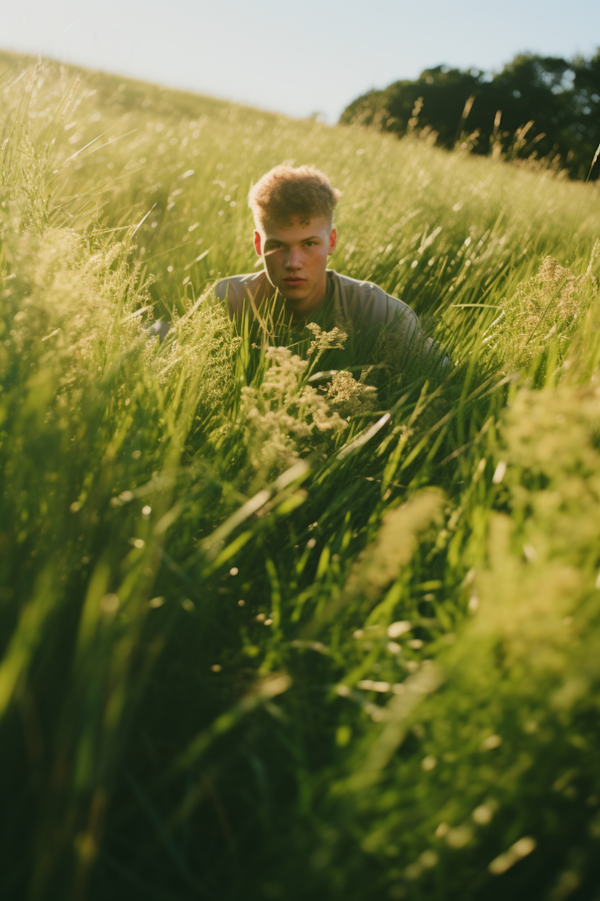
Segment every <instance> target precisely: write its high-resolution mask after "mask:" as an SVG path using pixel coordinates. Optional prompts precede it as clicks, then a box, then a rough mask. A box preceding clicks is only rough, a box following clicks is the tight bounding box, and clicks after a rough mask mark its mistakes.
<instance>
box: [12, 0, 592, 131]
mask: <svg viewBox="0 0 600 901" xmlns="http://www.w3.org/2000/svg"><path fill="white" fill-rule="evenodd" d="M599 46H600V2H599V0H569V2H565V0H560V2H559V0H543V2H542V0H502V2H494V3H490V2H488V0H478V2H475V0H412V2H408V0H162V2H156V0H0V47H2V48H4V49H7V50H16V51H19V52H22V53H32V54H40V55H42V56H48V57H52V58H54V59H59V60H61V61H63V62H71V63H76V64H78V65H83V66H86V67H89V68H92V69H103V70H105V71H109V72H116V73H119V74H122V75H129V76H132V77H134V78H141V79H144V80H147V81H153V82H157V83H160V84H164V85H169V86H172V87H179V88H184V89H188V90H192V91H197V92H199V93H202V94H210V95H212V96H215V97H221V98H225V99H228V100H235V101H237V102H240V103H247V104H250V105H252V106H256V107H259V108H262V109H269V110H276V111H278V112H283V113H286V114H288V115H291V116H298V117H304V116H309V115H312V114H314V113H320V114H321V115H322V116H323V117H324V119H325V121H327V122H330V123H333V122H336V121H337V119H338V118H339V116H340V113H341V112H342V110H343V109H344V107H345V106H347V105H348V103H350V102H351V101H352V100H354V99H355V98H356V97H358V96H359V95H360V94H364V93H365V92H366V91H368V90H370V89H371V88H383V87H385V86H386V85H388V84H390V83H391V82H393V81H397V80H399V79H403V78H415V77H416V76H417V75H418V74H419V73H420V72H421V71H422V70H423V69H425V68H429V67H432V66H436V65H440V64H446V65H450V66H456V67H458V68H468V67H476V68H479V69H486V70H498V69H500V68H502V65H503V64H504V63H505V62H508V61H509V60H510V59H512V57H513V56H514V55H515V54H516V53H520V52H527V51H529V52H533V53H539V54H542V55H546V56H563V57H569V56H572V55H574V54H576V53H580V54H583V55H585V56H589V55H591V54H592V53H593V52H595V49H596V48H597V47H599Z"/></svg>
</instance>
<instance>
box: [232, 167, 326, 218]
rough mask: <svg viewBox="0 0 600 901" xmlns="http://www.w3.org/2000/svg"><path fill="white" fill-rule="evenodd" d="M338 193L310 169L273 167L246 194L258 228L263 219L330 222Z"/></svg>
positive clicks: (317, 173) (322, 177)
mask: <svg viewBox="0 0 600 901" xmlns="http://www.w3.org/2000/svg"><path fill="white" fill-rule="evenodd" d="M341 196H342V193H341V191H338V190H337V189H336V188H333V187H332V186H331V182H330V181H329V179H328V178H327V176H326V175H325V173H324V172H321V171H320V170H319V169H315V168H313V167H312V166H298V167H297V168H294V167H293V166H275V168H274V169H271V170H270V171H269V172H267V173H266V174H265V175H263V177H262V178H261V179H260V181H259V182H257V183H256V184H255V185H254V187H253V188H252V189H251V191H250V193H249V194H248V205H249V207H250V209H251V210H252V215H253V216H254V221H255V223H256V224H257V225H258V224H260V223H262V222H264V221H265V220H270V221H272V222H277V223H279V224H285V225H287V224H288V223H289V222H291V221H292V219H300V221H301V222H302V224H305V223H307V222H309V221H310V220H311V219H314V218H315V217H317V216H326V217H327V218H328V219H332V217H333V211H334V209H335V206H336V204H337V202H338V200H339V199H340V197H341Z"/></svg>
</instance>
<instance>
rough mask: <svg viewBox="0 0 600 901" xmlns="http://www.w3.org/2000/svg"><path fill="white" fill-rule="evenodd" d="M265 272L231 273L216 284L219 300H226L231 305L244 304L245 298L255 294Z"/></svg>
mask: <svg viewBox="0 0 600 901" xmlns="http://www.w3.org/2000/svg"><path fill="white" fill-rule="evenodd" d="M262 279H263V272H262V271H261V272H248V273H244V274H243V275H229V276H227V278H222V279H221V280H220V281H218V282H217V284H216V285H215V294H216V296H217V297H218V298H219V300H226V301H227V302H228V304H229V306H230V307H231V306H237V305H239V304H242V303H243V301H244V298H247V297H249V295H250V294H251V295H252V296H254V294H255V293H256V291H257V289H258V288H259V287H260V285H261V284H262Z"/></svg>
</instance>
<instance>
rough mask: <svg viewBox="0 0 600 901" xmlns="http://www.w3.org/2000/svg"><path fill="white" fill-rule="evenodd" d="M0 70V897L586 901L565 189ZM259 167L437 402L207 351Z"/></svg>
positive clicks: (244, 343)
mask: <svg viewBox="0 0 600 901" xmlns="http://www.w3.org/2000/svg"><path fill="white" fill-rule="evenodd" d="M2 60H3V62H5V65H4V66H3V71H4V74H3V76H2V80H1V81H0V90H1V91H2V94H1V95H0V111H1V122H2V129H3V130H2V141H1V147H2V151H1V154H2V156H1V171H2V174H1V184H0V191H1V197H0V203H1V206H0V242H1V243H0V278H1V279H2V286H1V289H0V299H1V304H2V318H1V324H0V328H1V329H2V333H1V336H0V342H1V343H0V372H1V377H2V391H1V393H0V441H1V451H0V452H1V455H2V477H1V478H2V483H3V484H2V488H3V491H2V502H1V503H2V511H1V519H0V521H1V527H0V529H1V531H0V544H1V547H2V558H1V562H0V567H1V570H0V571H1V587H0V623H1V630H0V634H1V635H2V651H3V657H2V662H1V663H0V715H1V722H0V733H1V738H0V740H1V742H2V749H3V754H2V759H3V767H2V770H1V775H0V780H1V786H2V798H3V817H2V827H1V828H2V831H1V833H0V842H1V846H2V848H3V852H4V859H5V861H6V863H5V865H4V866H3V868H2V875H1V876H0V884H1V885H2V894H3V897H6V898H19V899H20V898H31V899H54V898H57V899H58V898H60V899H83V898H90V899H105V898H107V897H111V898H128V899H131V898H140V899H142V898H143V899H169V901H171V899H172V901H180V899H192V898H208V899H219V901H225V899H232V901H233V899H236V901H237V899H241V898H244V899H255V898H256V899H262V898H265V899H278V898H281V899H298V901H300V899H305V898H307V897H319V898H344V899H351V901H352V899H356V901H363V899H365V898H369V899H370V898H373V899H380V898H381V899H388V898H389V899H402V898H407V899H421V898H422V899H425V898H426V899H460V901H463V899H464V901H467V899H483V898H485V899H486V901H487V899H494V898H504V897H507V896H508V897H515V898H534V899H537V898H539V899H549V901H561V899H563V898H574V899H577V898H579V899H589V898H594V897H597V895H594V891H595V890H596V884H597V882H598V877H599V875H600V874H599V869H600V868H599V866H598V860H599V859H600V858H599V855H598V843H599V841H600V813H599V811H600V785H599V784H598V783H599V780H600V776H599V773H600V766H599V761H598V750H597V749H598V746H599V739H600V735H599V729H598V701H597V698H598V688H599V687H600V686H599V682H600V663H599V661H600V654H599V651H600V622H599V616H600V579H599V577H598V571H599V569H600V551H599V550H598V548H599V547H600V543H599V539H600V474H599V473H600V439H599V436H600V393H599V390H598V375H597V373H598V371H599V370H598V367H599V365H600V340H599V331H598V327H599V325H600V321H599V317H600V312H599V310H598V306H597V301H598V298H597V294H598V286H597V281H596V275H597V271H598V261H597V247H596V250H595V251H594V244H595V241H596V239H597V238H598V236H599V233H600V211H599V209H598V190H597V188H596V187H591V186H585V185H582V184H574V183H568V182H566V181H565V180H562V179H561V178H560V177H557V176H556V175H554V174H552V173H544V172H542V173H540V172H533V171H530V170H528V169H527V167H521V168H516V167H514V166H509V165H506V164H502V163H499V162H495V161H491V160H485V159H473V158H471V157H466V156H463V155H461V154H459V153H454V154H447V153H443V152H440V151H437V150H435V149H433V148H431V147H430V146H428V145H427V143H426V142H425V141H419V140H418V139H416V138H413V139H406V140H403V141H400V142H399V141H397V140H395V139H392V138H386V137H383V136H380V135H375V134H371V133H369V132H363V131H360V130H351V129H342V128H328V127H325V126H323V125H321V124H318V123H316V122H313V121H294V120H289V119H286V118H285V117H282V116H276V115H272V114H268V113H261V112H257V111H256V110H252V109H249V108H245V107H241V106H236V105H233V104H225V103H221V102H217V101H214V100H211V99H210V98H202V97H196V96H193V95H189V94H184V93H178V92H174V91H166V90H162V89H160V88H158V87H153V86H149V85H145V84H139V83H135V82H131V81H124V80H121V79H117V78H114V77H112V76H106V75H102V74H97V73H96V74H94V73H88V72H82V73H81V83H80V84H76V81H75V78H76V73H75V72H74V70H73V69H67V68H65V67H60V66H58V65H56V64H51V63H44V64H43V65H42V66H41V68H39V69H35V67H34V66H27V65H26V63H27V61H20V62H18V61H16V58H14V57H10V56H9V55H8V54H6V55H3V56H2ZM283 160H290V161H294V162H295V163H297V164H300V163H304V162H307V163H312V164H315V165H317V166H319V167H320V168H322V169H324V170H325V171H326V172H327V173H328V174H329V175H330V176H331V179H332V182H333V183H334V184H335V185H336V186H339V187H340V188H342V189H343V191H344V197H343V200H342V203H341V206H340V215H339V219H338V225H339V228H340V231H341V244H340V246H339V250H338V251H337V252H336V255H335V257H334V258H333V261H332V265H333V267H334V268H336V269H338V270H339V271H341V272H345V273H347V274H349V275H351V276H354V277H357V278H370V279H372V280H374V281H376V282H378V283H379V284H380V285H382V287H384V288H386V289H387V290H389V291H391V292H392V293H396V294H397V295H398V296H401V297H402V298H403V299H404V300H405V301H407V302H408V303H410V304H411V306H413V307H414V309H415V310H416V311H417V312H418V313H419V315H420V316H421V317H422V319H423V321H425V322H427V323H428V326H429V328H430V329H432V330H433V332H434V333H435V334H436V335H437V337H438V338H439V339H440V340H442V341H443V342H444V344H445V346H446V347H447V348H448V350H449V352H450V355H451V357H452V360H453V364H454V365H453V367H452V369H451V370H450V371H449V372H447V374H446V377H445V379H444V381H443V382H442V383H441V384H437V383H436V384H434V383H433V382H431V381H429V382H428V381H426V380H425V379H424V378H417V377H416V376H415V377H414V378H410V379H409V378H408V377H407V378H405V379H404V380H403V382H402V383H401V384H399V385H398V384H394V385H388V386H386V387H385V390H382V391H380V395H379V400H378V401H377V402H375V401H374V399H373V396H372V394H371V395H367V394H365V392H361V390H359V389H358V388H356V383H351V382H348V381H346V382H344V383H341V382H340V383H339V384H338V385H337V388H336V391H334V392H330V393H329V394H327V395H326V394H324V393H317V392H316V391H314V387H315V385H316V384H317V382H315V381H314V380H313V382H310V381H308V379H309V377H312V376H311V374H314V370H315V368H317V366H316V363H317V362H319V365H320V364H321V363H322V362H323V361H324V360H325V359H326V358H325V357H323V358H322V359H321V360H320V361H318V360H316V359H315V357H314V354H313V356H312V357H311V358H310V365H309V366H308V367H304V366H303V363H302V361H301V360H300V359H299V357H298V356H294V355H293V353H292V352H289V353H286V352H285V351H283V350H274V349H266V348H262V349H260V348H258V349H257V348H253V347H251V346H250V341H249V338H248V336H247V335H242V336H241V337H240V336H237V335H235V334H234V333H233V330H232V327H231V325H230V323H229V322H228V320H227V317H226V315H224V313H223V311H222V309H221V308H220V307H219V306H218V305H217V304H215V302H214V301H213V300H212V298H211V294H210V286H211V285H212V284H213V283H214V281H215V279H216V278H218V277H219V276H220V275H223V274H233V273H236V272H245V271H251V270H252V268H253V267H254V266H255V265H256V263H255V259H256V258H255V257H254V256H253V251H252V247H251V242H250V235H251V229H252V224H251V219H250V214H249V212H248V211H247V209H246V205H245V197H246V194H247V191H248V188H249V186H250V184H251V183H252V181H253V180H254V181H255V180H256V179H257V178H259V177H260V175H261V174H262V173H263V172H264V171H266V170H267V169H268V168H269V167H270V166H272V165H274V164H275V163H278V162H281V161H283ZM594 254H596V256H595V255H594ZM153 316H155V317H157V318H160V317H164V316H168V317H169V318H173V320H174V322H175V328H174V329H173V330H172V331H171V333H170V335H169V338H168V339H167V341H166V342H165V343H164V344H163V345H162V346H158V344H157V342H156V340H155V339H151V340H148V339H147V338H146V335H145V332H144V325H146V324H148V322H150V321H151V320H152V317H153ZM323 340H324V339H323ZM292 351H297V352H298V354H302V353H304V354H305V353H306V351H305V350H304V351H301V349H300V348H292ZM352 392H354V393H352ZM299 399H302V402H301V403H300V402H299ZM317 421H318V422H320V423H321V426H322V427H319V428H317V426H316V423H317Z"/></svg>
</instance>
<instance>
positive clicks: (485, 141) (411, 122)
mask: <svg viewBox="0 0 600 901" xmlns="http://www.w3.org/2000/svg"><path fill="white" fill-rule="evenodd" d="M340 123H342V124H352V123H358V124H362V125H369V126H373V127H376V128H379V129H381V130H383V131H388V132H392V133H394V134H397V135H398V136H402V135H405V134H406V133H407V132H410V131H411V130H415V129H418V130H419V131H420V133H421V134H423V133H424V134H432V136H434V137H435V139H436V143H437V144H438V145H439V146H442V147H445V148H448V149H450V148H452V147H455V146H461V147H462V148H463V149H466V150H469V151H471V152H473V153H478V154H489V153H494V154H497V155H502V156H504V157H508V158H513V159H519V158H520V159H524V158H530V159H531V158H533V159H539V160H543V161H544V162H545V164H549V165H553V166H555V167H560V168H562V169H566V170H567V172H568V173H569V175H570V176H571V177H572V178H580V179H585V178H587V177H588V176H589V177H590V178H598V176H599V175H600V160H599V159H598V148H599V144H600V47H599V48H598V49H597V50H596V53H595V54H594V55H593V56H592V57H591V58H590V59H586V58H584V57H582V56H577V57H574V58H573V59H570V60H566V59H562V58H561V57H555V56H538V55H535V54H531V53H522V54H519V55H517V56H516V57H515V58H514V59H513V60H512V62H510V63H508V64H507V65H505V66H504V68H503V69H502V71H501V72H498V73H490V72H486V71H484V70H480V69H467V70H465V71H463V70H461V69H454V68H450V67H448V66H436V67H435V68H432V69H425V71H423V72H422V73H421V74H420V75H419V77H418V78H417V79H416V80H414V81H408V80H405V81H396V82H394V83H393V84H391V85H389V86H388V87H387V88H384V89H383V90H372V91H369V92H368V93H366V94H363V95H362V96H361V97H358V98H357V99H356V100H354V101H353V102H352V103H351V104H350V105H349V106H348V107H346V109H345V110H344V112H343V113H342V115H341V118H340ZM590 170H591V172H590Z"/></svg>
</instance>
